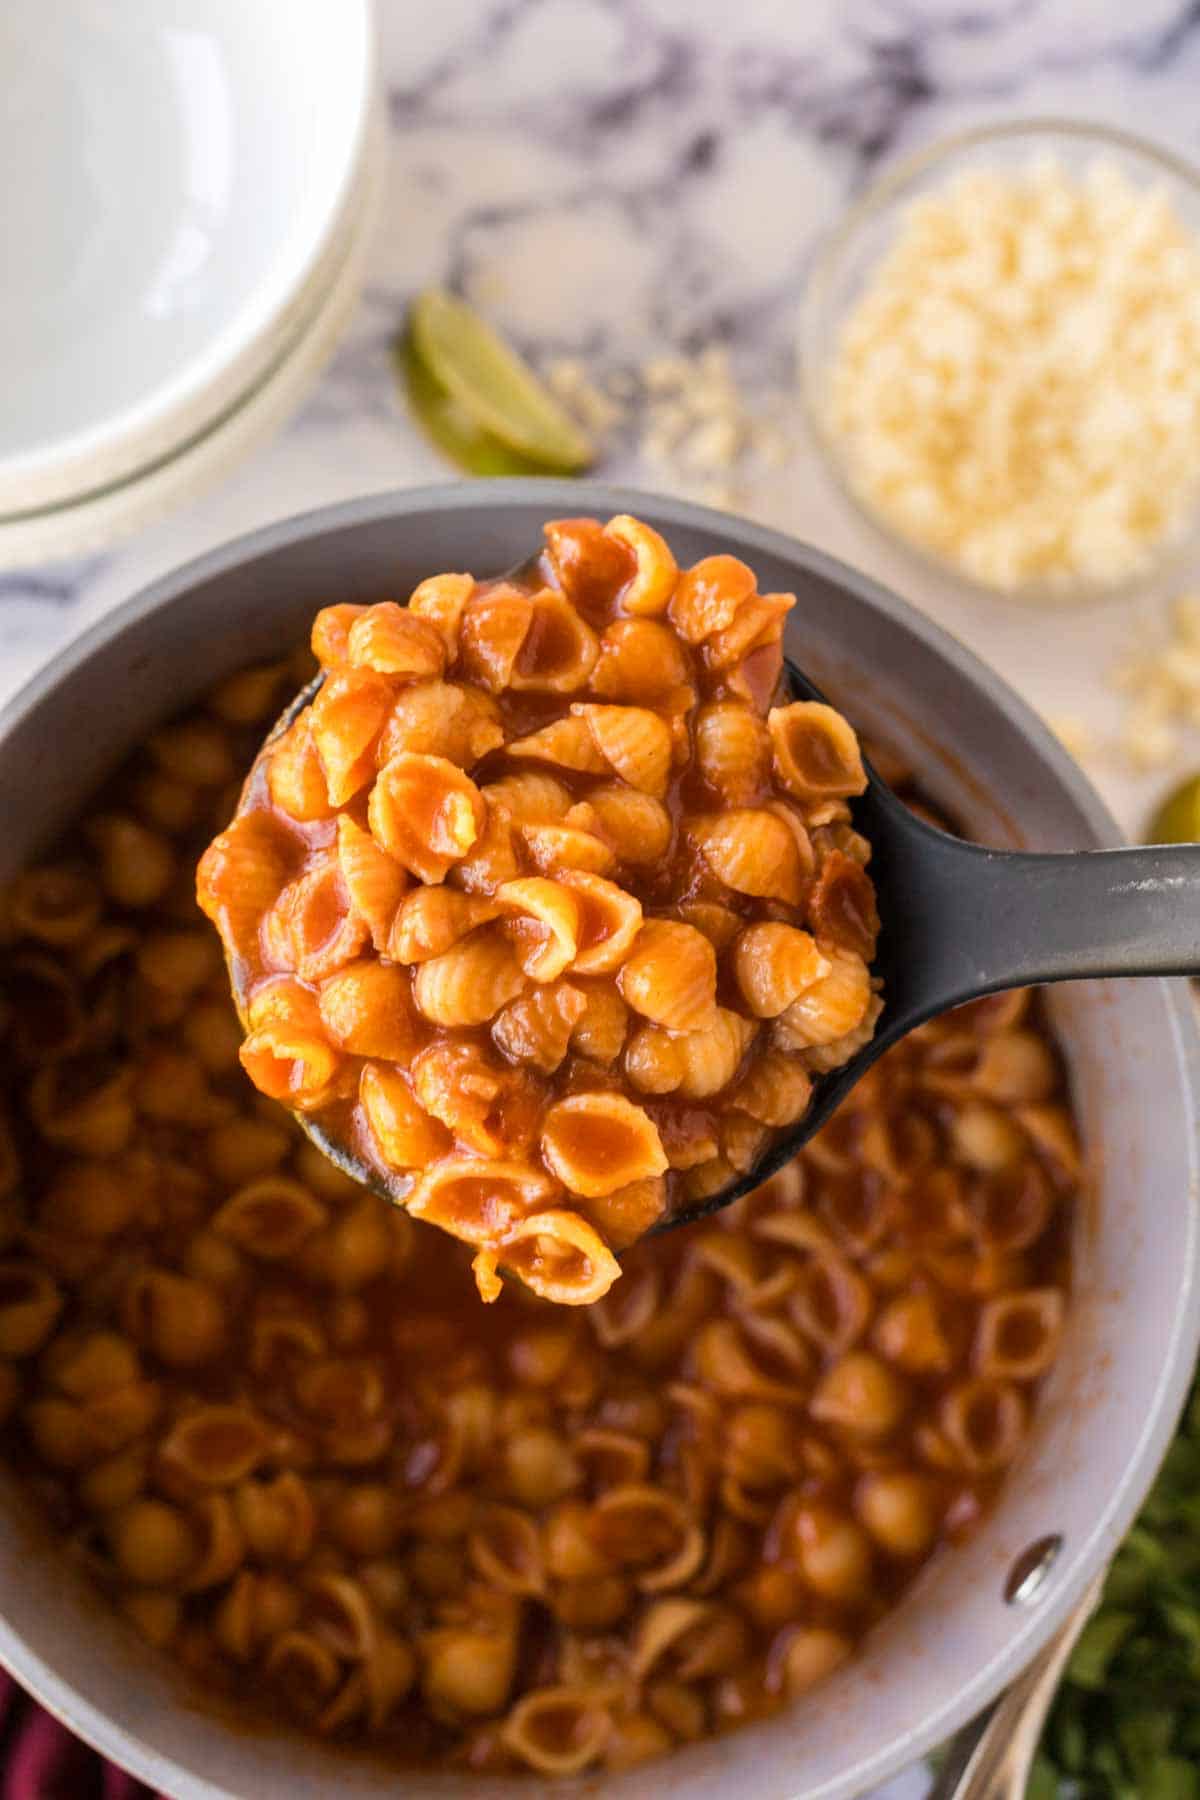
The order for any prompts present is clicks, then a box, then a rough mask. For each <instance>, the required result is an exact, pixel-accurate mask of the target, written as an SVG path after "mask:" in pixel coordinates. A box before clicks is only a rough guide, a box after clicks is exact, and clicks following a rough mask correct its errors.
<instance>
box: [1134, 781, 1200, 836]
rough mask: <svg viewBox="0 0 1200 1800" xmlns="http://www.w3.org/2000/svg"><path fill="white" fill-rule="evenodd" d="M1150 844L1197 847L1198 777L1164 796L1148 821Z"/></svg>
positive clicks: (1199, 822)
mask: <svg viewBox="0 0 1200 1800" xmlns="http://www.w3.org/2000/svg"><path fill="white" fill-rule="evenodd" d="M1146 841H1147V843H1150V844H1196V843H1200V775H1193V776H1191V777H1190V778H1189V779H1188V780H1187V781H1185V782H1184V783H1183V784H1182V786H1180V787H1177V788H1176V789H1175V792H1174V793H1173V794H1168V796H1167V798H1166V799H1165V800H1164V801H1163V803H1162V805H1161V806H1160V807H1159V809H1158V811H1157V812H1156V813H1155V815H1154V817H1153V818H1152V819H1151V821H1150V829H1149V831H1148V832H1147V834H1146Z"/></svg>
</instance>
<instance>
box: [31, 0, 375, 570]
mask: <svg viewBox="0 0 1200 1800" xmlns="http://www.w3.org/2000/svg"><path fill="white" fill-rule="evenodd" d="M0 69H2V70H3V72H4V89H5V92H4V99H3V103H2V104H0V243H2V244H3V255H2V259H0V269H2V273H0V393H2V394H3V400H2V402H0V569H3V568H12V567H14V566H16V565H19V564H22V563H29V562H33V561H39V560H43V559H45V558H48V557H52V556H61V555H67V554H73V553H77V552H79V551H83V550H89V549H93V548H95V547H97V546H98V545H100V544H101V543H104V542H106V541H108V540H110V539H111V538H113V537H116V536H118V535H120V534H121V533H123V532H125V531H129V530H131V529H133V528H134V527H136V526H138V525H140V524H142V523H144V522H145V521H146V520H147V519H148V518H150V517H152V516H154V515H155V514H157V513H159V512H161V511H163V510H164V509H165V508H166V507H168V506H170V505H171V504H172V503H174V502H175V501H177V500H180V499H183V498H184V497H187V496H190V495H192V494H193V493H195V492H196V491H198V490H199V489H200V488H201V487H202V486H203V485H204V484H205V483H206V482H207V481H209V480H213V479H216V478H218V477H219V476H222V475H224V474H226V473H227V472H228V470H229V468H230V466H231V464H232V463H233V461H234V460H235V459H236V458H237V457H239V456H240V455H242V454H244V452H245V451H246V450H247V449H248V448H249V447H250V446H251V445H252V444H253V443H255V442H257V441H258V439H259V438H260V437H261V436H262V435H263V434H264V433H266V432H267V431H268V430H270V429H271V428H273V427H274V426H276V425H278V424H279V423H280V422H281V421H282V419H283V418H284V416H285V415H286V414H287V413H288V412H289V411H290V410H292V409H293V408H294V407H295V406H296V404H297V402H298V401H299V399H300V397H301V396H302V394H303V393H304V391H305V389H306V388H307V387H308V385H309V384H310V383H311V382H312V380H313V379H314V377H315V376H316V374H317V372H318V371H319V369H320V368H321V366H322V364H323V363H324V361H325V360H326V358H327V357H328V355H329V354H330V352H331V351H332V349H333V346H334V343H335V342H336V339H337V335H338V333H339V331H340V329H341V327H342V325H343V324H344V322H345V320H346V318H347V315H348V313H349V311H350V309H351V307H352V305H353V303H354V301H355V299H356V297H357V294H358V289H359V285H360V281H361V273H362V264H363V257H364V251H365V244H366V238H367V235H368V230H369V221H370V214H371V211H372V204H373V200H374V197H375V191H376V187H377V183H378V174H379V162H380V150H379V120H378V116H377V106H376V88H375V69H374V42H373V33H372V28H371V7H370V0H309V3H306V4H305V5H302V6H296V5H294V4H293V3H292V0H171V4H170V5H164V4H163V3H162V0H105V4H104V5H103V6H79V5H76V4H72V3H70V0H4V5H3V7H0Z"/></svg>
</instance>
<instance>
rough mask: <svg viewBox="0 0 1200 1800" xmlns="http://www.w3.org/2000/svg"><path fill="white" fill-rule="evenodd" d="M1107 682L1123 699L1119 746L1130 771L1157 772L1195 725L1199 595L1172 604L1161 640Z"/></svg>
mask: <svg viewBox="0 0 1200 1800" xmlns="http://www.w3.org/2000/svg"><path fill="white" fill-rule="evenodd" d="M1112 684H1113V686H1114V687H1116V688H1118V689H1119V690H1120V691H1121V692H1122V693H1123V694H1124V695H1125V702H1126V704H1125V716H1124V719H1123V720H1122V722H1121V730H1120V734H1119V738H1118V743H1119V747H1120V750H1121V752H1122V753H1123V755H1124V756H1125V758H1126V760H1127V761H1128V762H1129V763H1131V764H1132V766H1133V767H1134V768H1135V769H1138V770H1141V771H1146V770H1150V769H1161V768H1163V767H1164V766H1165V765H1166V764H1167V763H1169V762H1170V761H1171V760H1172V758H1173V757H1174V756H1175V754H1176V752H1177V751H1178V750H1179V748H1180V743H1181V737H1182V735H1183V734H1184V733H1186V732H1187V731H1188V730H1189V729H1190V730H1195V729H1196V728H1197V727H1200V593H1192V594H1184V595H1182V596H1181V598H1180V599H1178V600H1176V602H1175V604H1174V606H1173V608H1172V610H1171V617H1170V626H1169V631H1168V635H1167V637H1166V639H1165V641H1163V642H1161V643H1159V644H1157V645H1156V646H1155V647H1154V648H1153V649H1151V650H1139V651H1138V652H1137V653H1136V654H1134V655H1130V656H1128V657H1126V658H1124V659H1123V660H1122V661H1121V662H1120V663H1118V664H1117V666H1116V668H1115V669H1114V670H1113V672H1112Z"/></svg>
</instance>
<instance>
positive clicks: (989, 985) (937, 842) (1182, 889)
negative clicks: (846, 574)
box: [267, 663, 1200, 1231]
mask: <svg viewBox="0 0 1200 1800" xmlns="http://www.w3.org/2000/svg"><path fill="white" fill-rule="evenodd" d="M785 668H786V678H787V680H788V682H789V685H790V687H791V689H792V692H793V694H794V695H795V697H797V698H799V699H806V700H823V699H824V695H823V694H822V693H821V692H820V690H819V689H818V688H816V687H814V685H813V683H812V682H811V681H809V680H808V678H807V677H806V676H805V675H802V674H801V673H800V671H799V670H798V669H797V668H795V667H794V665H793V664H791V663H787V664H786V665H785ZM319 685H320V678H318V680H317V681H316V682H313V683H312V684H310V685H309V686H308V687H307V688H305V689H303V691H302V692H301V693H300V694H298V695H297V696H296V698H295V700H293V701H292V703H291V705H290V706H289V707H288V708H287V710H286V711H285V712H284V714H283V715H282V717H281V718H280V720H279V721H278V723H277V725H276V726H275V727H274V729H273V731H272V732H271V734H270V737H269V738H268V740H267V742H268V743H270V742H272V741H273V739H274V738H275V737H277V736H278V735H279V734H280V733H281V732H283V731H285V730H286V729H287V727H288V726H289V725H290V724H291V723H292V721H293V719H294V718H295V717H296V715H297V713H298V712H299V711H300V709H301V708H302V707H304V706H306V705H307V704H308V702H309V701H310V700H311V699H312V696H313V694H314V693H315V692H316V689H317V687H318V686H319ZM865 767H866V771H867V790H866V792H865V793H864V794H863V795H862V796H861V797H860V798H859V799H858V800H856V801H855V802H854V806H853V811H854V824H855V827H856V829H857V830H859V831H861V832H862V834H863V836H864V837H866V838H867V839H868V841H869V842H870V844H871V849H872V856H871V876H872V879H873V880H874V883H875V890H876V894H877V896H878V903H879V915H880V918H881V920H882V921H883V925H882V930H881V932H880V935H879V945H878V949H877V952H876V957H875V961H874V963H873V964H872V972H873V973H874V974H876V975H878V976H880V977H881V979H882V981H883V1001H884V1005H883V1011H882V1013H881V1014H880V1017H879V1021H878V1024H877V1026H876V1028H875V1035H874V1037H873V1038H872V1039H871V1041H870V1043H868V1044H866V1045H864V1047H863V1048H862V1049H861V1050H859V1051H857V1052H856V1053H855V1055H854V1056H852V1057H851V1059H850V1061H849V1062H848V1063H846V1064H845V1066H844V1067H843V1068H840V1069H836V1070H834V1071H833V1073H832V1074H829V1075H822V1076H819V1077H818V1078H817V1079H816V1081H815V1082H814V1083H813V1092H812V1100H811V1103H810V1105H809V1108H808V1111H807V1112H806V1113H805V1115H804V1117H803V1118H802V1119H801V1120H799V1121H798V1123H797V1124H795V1125H793V1126H791V1127H790V1128H789V1129H788V1130H786V1131H785V1132H783V1133H782V1135H781V1136H779V1137H778V1138H776V1139H775V1140H774V1141H773V1142H772V1143H771V1144H770V1145H769V1146H768V1148H767V1149H766V1151H765V1152H764V1153H763V1155H762V1156H761V1157H760V1158H759V1159H758V1161H757V1162H756V1163H755V1164H754V1166H753V1168H752V1169H751V1170H750V1171H749V1172H748V1173H747V1174H745V1175H739V1176H738V1178H737V1180H736V1181H732V1182H730V1183H729V1185H728V1186H727V1187H724V1188H721V1189H719V1190H718V1191H717V1192H716V1193H715V1194H710V1195H708V1196H707V1197H706V1198H705V1199H704V1200H702V1201H700V1202H699V1203H698V1204H697V1205H695V1206H691V1207H686V1208H681V1209H676V1210H673V1211H672V1212H671V1214H670V1215H669V1216H668V1217H667V1218H665V1219H663V1220H662V1222H661V1223H660V1224H659V1225H657V1226H655V1228H654V1229H655V1230H656V1231H665V1230H669V1229H670V1228H671V1227H673V1226H675V1225H683V1224H687V1223H689V1222H690V1221H691V1220H693V1219H699V1218H703V1217H705V1216H706V1215H707V1214H708V1213H712V1212H716V1211H718V1210H719V1209H720V1208H721V1207H724V1206H728V1205H730V1204H731V1203H732V1202H733V1201H734V1200H737V1199H740V1198H741V1196H742V1195H743V1194H747V1193H749V1192H750V1190H751V1189H752V1188H755V1187H757V1186H758V1185H759V1183H760V1182H763V1181H765V1180H766V1179H767V1178H768V1176H770V1175H773V1174H774V1173H775V1171H776V1170H777V1169H781V1168H782V1167H783V1166H784V1164H785V1163H788V1162H790V1161H791V1160H792V1158H793V1157H794V1156H795V1155H796V1153H797V1151H798V1150H800V1149H801V1148H802V1146H803V1145H804V1144H805V1143H806V1142H807V1141H808V1139H809V1138H810V1137H811V1136H812V1135H813V1133H814V1132H816V1131H819V1130H820V1129H821V1127H822V1125H824V1124H826V1123H827V1121H828V1120H829V1118H830V1117H831V1115H832V1114H833V1113H834V1112H835V1111H836V1109H837V1108H838V1107H839V1106H840V1105H841V1103H842V1101H843V1100H844V1099H845V1097H846V1095H847V1094H848V1093H849V1092H850V1090H851V1088H852V1087H854V1085H855V1084H856V1083H857V1082H858V1081H860V1080H861V1079H862V1077H863V1076H864V1075H865V1074H866V1072H867V1070H868V1069H869V1068H870V1067H871V1065H872V1064H873V1063H875V1062H878V1060H879V1058H880V1057H881V1056H882V1055H883V1054H884V1052H885V1051H886V1050H890V1049H891V1047H892V1045H893V1044H895V1043H897V1042H898V1041H899V1040H900V1039H901V1038H902V1037H905V1036H907V1034H908V1033H909V1032H910V1031H912V1030H914V1029H915V1028H916V1027H917V1026H918V1025H923V1024H924V1023H925V1022H926V1020H928V1019H932V1018H934V1017H935V1016H936V1015H937V1014H938V1013H943V1012H948V1011H949V1010H950V1009H951V1008H952V1007H955V1006H962V1005H963V1004H964V1003H965V1002H966V1001H968V1000H978V999H981V998H982V997H983V996H984V995H985V994H994V993H998V992H1001V991H1002V990H1003V989H1005V988H1018V987H1034V986H1037V985H1039V984H1040V983H1042V982H1050V981H1082V980H1086V979H1090V978H1094V977H1100V976H1125V975H1200V844H1166V845H1153V846H1149V847H1145V848H1141V847H1139V848H1135V849H1127V850H1084V851H1068V852H1066V853H1065V854H1059V855H1053V854H1050V855H1047V854H1041V853H1034V852H1029V851H1024V850H986V849H984V848H983V847H982V846H981V845H979V844H971V843H967V842H965V841H964V840H963V839H962V838H956V837H952V836H951V835H950V834H949V832H945V831H939V830H938V829H937V828H936V827H935V826H933V825H928V824H926V822H925V821H924V820H923V819H921V818H919V817H918V816H917V815H916V814H915V813H913V812H910V810H909V809H908V807H907V806H905V805H904V803H903V801H901V800H899V799H897V797H896V795H895V794H894V793H893V792H892V790H891V789H890V788H889V787H888V785H887V783H886V782H885V781H883V780H882V779H881V777H880V776H879V775H878V774H877V772H876V771H875V770H874V769H873V768H872V767H871V765H870V763H869V762H866V763H865ZM299 1122H300V1124H301V1125H302V1126H303V1128H304V1130H305V1131H306V1132H307V1133H308V1135H309V1137H310V1138H311V1139H312V1140H313V1142H314V1143H315V1144H316V1145H317V1146H318V1147H319V1148H320V1149H321V1150H323V1151H324V1152H325V1154H326V1155H327V1156H329V1157H330V1158H331V1159H332V1161H334V1162H335V1163H336V1164H337V1165H338V1167H339V1168H341V1169H344V1170H345V1171H346V1172H347V1173H348V1174H350V1175H353V1176H354V1177H355V1178H356V1179H357V1180H358V1181H360V1182H363V1183H364V1184H365V1185H366V1186H368V1187H373V1188H375V1189H377V1190H378V1191H379V1192H382V1193H385V1194H390V1197H392V1198H398V1197H400V1190H399V1189H389V1187H388V1184H387V1182H386V1180H385V1178H384V1177H383V1176H382V1175H381V1173H380V1172H379V1171H378V1170H377V1169H374V1168H372V1167H371V1166H370V1165H369V1164H368V1163H366V1162H364V1161H362V1159H361V1158H359V1157H357V1156H355V1155H354V1153H353V1152H352V1151H349V1150H348V1149H347V1148H346V1147H345V1146H344V1145H343V1144H340V1143H336V1142H334V1141H333V1140H331V1139H330V1138H329V1136H328V1135H327V1133H326V1132H325V1131H324V1130H323V1129H322V1128H321V1126H319V1125H318V1124H316V1123H315V1122H314V1121H313V1120H312V1119H310V1118H306V1117H303V1116H300V1120H299Z"/></svg>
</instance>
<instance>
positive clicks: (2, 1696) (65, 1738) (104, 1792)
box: [0, 1670, 163, 1800]
mask: <svg viewBox="0 0 1200 1800" xmlns="http://www.w3.org/2000/svg"><path fill="white" fill-rule="evenodd" d="M0 1800H154V1797H153V1796H152V1795H151V1792H150V1789H149V1788H148V1787H144V1786H143V1785H142V1783H141V1782H140V1781H135V1780H134V1778H133V1776H132V1775H127V1774H126V1773H125V1770H124V1769H118V1768H117V1766H116V1764H115V1763H109V1762H105V1761H104V1759H103V1757H100V1756H97V1754H96V1752H95V1751H94V1750H89V1749H88V1747H87V1745H86V1744H81V1743H80V1741H79V1739H78V1738H77V1737H73V1736H72V1735H71V1733H70V1732H69V1731H68V1730H67V1728H66V1726H65V1725H60V1724H59V1722H58V1720H57V1719H52V1718H51V1717H50V1714H49V1713H48V1712H43V1711H42V1708H41V1707H40V1706H38V1705H37V1703H36V1701H33V1700H31V1699H30V1698H29V1696H28V1694H26V1693H25V1691H24V1690H23V1689H22V1688H19V1687H18V1686H17V1684H16V1682H15V1681H14V1680H13V1678H12V1676H11V1675H6V1674H5V1673H4V1671H3V1670H0ZM158 1800H163V1796H161V1795H159V1796H158Z"/></svg>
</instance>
